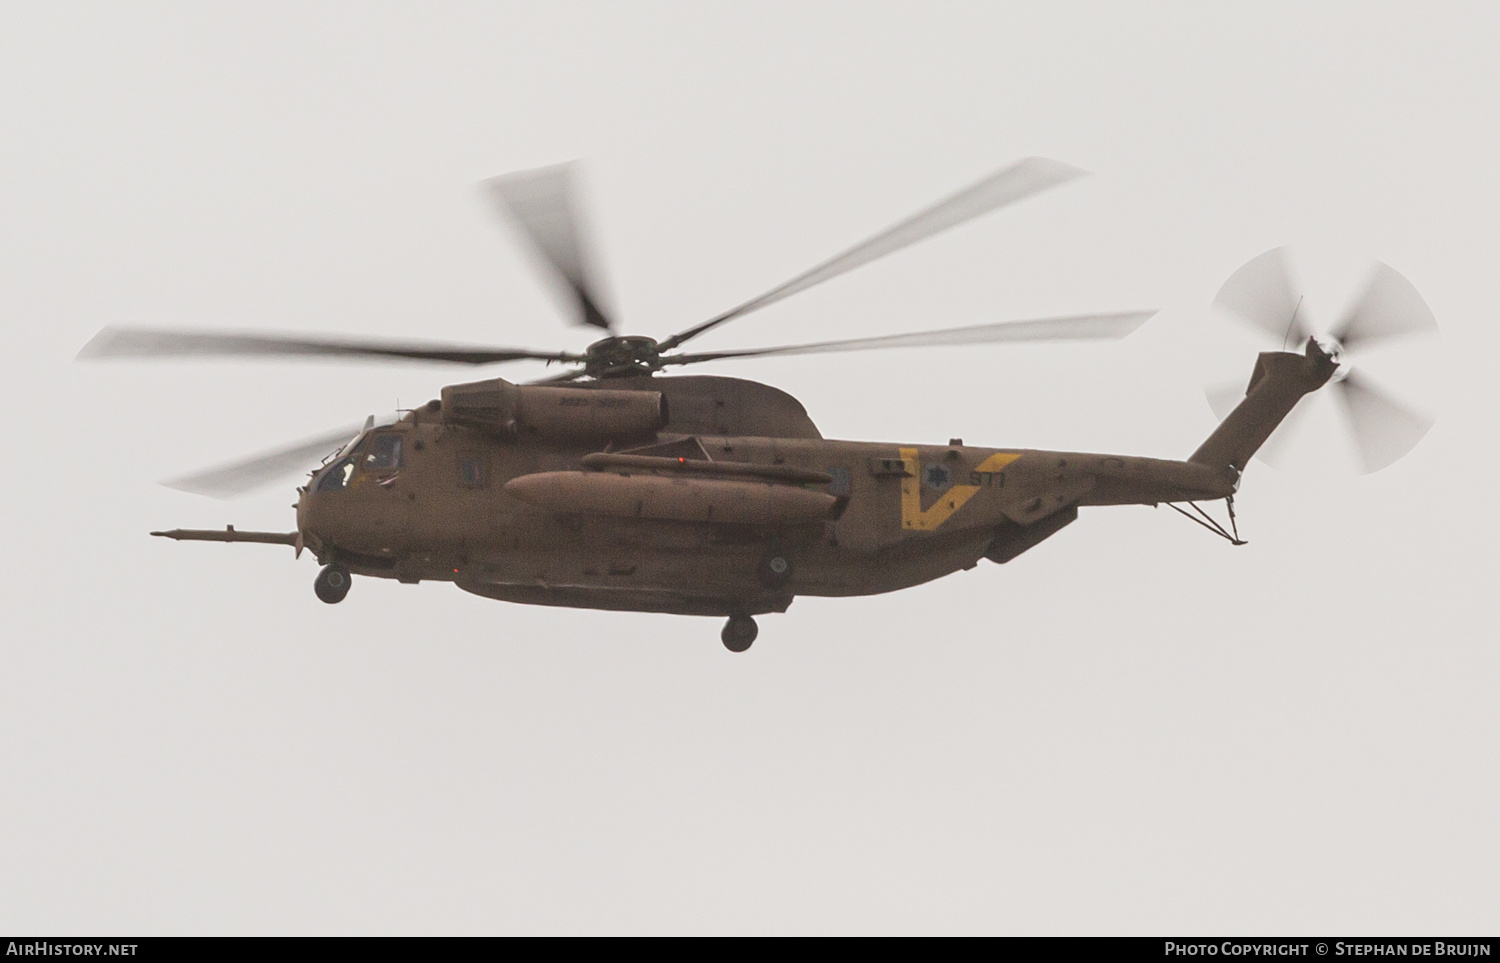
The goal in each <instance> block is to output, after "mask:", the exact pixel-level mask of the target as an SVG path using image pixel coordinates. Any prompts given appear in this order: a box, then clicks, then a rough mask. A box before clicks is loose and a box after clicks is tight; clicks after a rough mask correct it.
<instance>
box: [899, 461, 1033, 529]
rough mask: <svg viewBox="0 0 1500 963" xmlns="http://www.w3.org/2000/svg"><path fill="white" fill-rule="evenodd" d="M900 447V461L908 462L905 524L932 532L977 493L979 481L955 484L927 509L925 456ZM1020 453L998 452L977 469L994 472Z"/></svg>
mask: <svg viewBox="0 0 1500 963" xmlns="http://www.w3.org/2000/svg"><path fill="white" fill-rule="evenodd" d="M900 451H901V461H902V462H903V463H905V465H906V477H905V478H903V479H901V527H902V528H905V529H911V530H912V531H918V532H930V531H932V530H933V529H935V528H937V527H938V526H939V525H942V524H943V523H944V522H946V521H947V520H948V519H949V518H950V517H952V515H953V513H954V512H956V511H958V510H959V509H960V508H963V507H964V504H965V503H967V502H968V500H969V499H971V498H973V497H974V493H975V492H977V491H979V486H978V485H954V486H952V487H951V488H949V489H948V490H947V491H945V492H943V495H942V497H941V498H939V499H938V500H937V501H936V502H933V504H932V506H931V507H930V508H928V509H926V510H925V511H924V510H923V509H922V459H921V458H919V457H918V456H917V449H915V448H902V449H900ZM1020 457H1021V456H1020V455H1019V454H1013V453H1011V452H996V453H995V454H993V455H991V456H990V457H988V458H986V459H985V460H984V461H982V462H980V463H979V465H978V466H977V467H976V468H975V469H974V471H976V472H982V473H985V474H994V473H995V472H998V471H1000V469H1002V468H1004V467H1005V466H1006V465H1009V464H1010V463H1011V462H1013V461H1015V460H1016V459H1017V458H1020Z"/></svg>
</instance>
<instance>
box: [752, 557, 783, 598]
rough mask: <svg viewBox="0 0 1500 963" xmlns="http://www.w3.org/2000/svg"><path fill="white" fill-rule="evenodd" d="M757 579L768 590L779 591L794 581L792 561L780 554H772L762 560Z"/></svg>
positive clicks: (757, 567) (757, 568) (756, 571)
mask: <svg viewBox="0 0 1500 963" xmlns="http://www.w3.org/2000/svg"><path fill="white" fill-rule="evenodd" d="M755 577H756V579H758V580H759V581H760V584H761V585H764V586H765V587H766V588H768V589H779V588H781V587H782V586H783V585H785V584H786V583H788V582H790V581H791V580H792V560H791V559H790V558H788V557H787V556H785V555H783V554H781V553H780V552H772V553H771V554H769V555H767V556H766V557H765V558H763V559H761V560H760V564H759V565H758V566H756V568H755Z"/></svg>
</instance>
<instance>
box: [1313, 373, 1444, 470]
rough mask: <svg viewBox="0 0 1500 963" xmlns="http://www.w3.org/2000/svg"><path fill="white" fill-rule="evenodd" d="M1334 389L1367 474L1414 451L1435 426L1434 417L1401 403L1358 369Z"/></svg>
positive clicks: (1335, 385)
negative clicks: (1381, 389) (1379, 388)
mask: <svg viewBox="0 0 1500 963" xmlns="http://www.w3.org/2000/svg"><path fill="white" fill-rule="evenodd" d="M1333 388H1334V394H1336V395H1337V396H1338V399H1339V400H1340V401H1341V402H1343V405H1344V412H1345V414H1347V415H1348V416H1349V427H1350V429H1351V430H1352V432H1353V435H1354V444H1355V446H1356V447H1357V448H1358V449H1359V457H1360V461H1361V462H1363V463H1364V468H1365V472H1366V473H1367V474H1368V473H1370V472H1377V471H1380V469H1382V468H1385V467H1387V466H1389V465H1391V464H1392V463H1394V462H1395V461H1396V460H1397V459H1398V458H1400V457H1401V456H1403V455H1405V454H1406V453H1407V452H1409V451H1411V450H1412V449H1413V448H1415V447H1416V446H1417V442H1419V441H1421V440H1422V436H1423V435H1425V434H1427V430H1428V429H1429V428H1431V427H1432V425H1433V419H1432V418H1431V417H1429V416H1427V415H1424V414H1421V413H1420V412H1416V411H1412V410H1411V409H1409V408H1407V407H1405V406H1404V405H1401V404H1399V403H1398V402H1396V401H1395V400H1393V399H1392V398H1391V397H1390V396H1389V395H1387V394H1385V393H1384V392H1382V391H1380V390H1378V389H1376V388H1375V386H1374V385H1373V384H1372V383H1371V382H1370V380H1369V379H1368V378H1366V377H1364V376H1362V375H1359V374H1358V373H1357V372H1350V373H1349V375H1348V377H1346V378H1344V380H1343V381H1339V382H1335V383H1334V385H1333Z"/></svg>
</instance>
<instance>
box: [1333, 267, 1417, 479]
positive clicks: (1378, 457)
mask: <svg viewBox="0 0 1500 963" xmlns="http://www.w3.org/2000/svg"><path fill="white" fill-rule="evenodd" d="M1393 273H1394V272H1393ZM1331 387H1332V388H1333V390H1334V392H1333V393H1334V394H1335V395H1337V396H1338V399H1339V401H1341V402H1343V406H1344V413H1345V414H1347V415H1348V416H1349V427H1350V429H1351V431H1352V432H1353V435H1354V444H1355V446H1356V447H1357V448H1358V449H1359V457H1360V461H1361V462H1362V463H1363V464H1364V469H1365V473H1366V474H1368V473H1370V472H1377V471H1380V469H1382V468H1385V467H1387V466H1388V465H1390V464H1391V463H1393V462H1395V461H1396V460H1397V459H1398V458H1400V457H1402V456H1403V455H1405V454H1406V453H1407V452H1409V451H1411V450H1412V449H1413V448H1415V447H1417V442H1419V441H1421V440H1422V436H1423V435H1426V434H1427V429H1429V428H1431V427H1432V424H1433V419H1432V418H1430V417H1428V416H1427V415H1424V414H1420V413H1419V412H1415V411H1412V410H1411V409H1409V408H1407V407H1405V406H1404V405H1401V404H1399V403H1397V402H1396V401H1394V400H1392V399H1391V397H1390V396H1389V395H1387V394H1385V393H1384V392H1382V391H1379V390H1377V389H1376V388H1375V387H1374V385H1373V384H1371V382H1370V380H1369V379H1368V378H1366V377H1364V376H1361V375H1359V374H1358V373H1357V372H1350V373H1349V375H1348V376H1347V377H1345V378H1344V380H1343V381H1338V382H1335V383H1334V384H1333V385H1332V386H1331Z"/></svg>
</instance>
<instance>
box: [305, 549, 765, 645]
mask: <svg viewBox="0 0 1500 963" xmlns="http://www.w3.org/2000/svg"><path fill="white" fill-rule="evenodd" d="M353 581H354V577H353V576H352V575H350V574H349V570H348V569H347V568H344V566H342V565H327V566H324V568H323V571H321V572H319V573H318V577H317V580H316V581H314V582H313V591H314V592H316V593H317V595H318V598H320V599H322V600H323V601H324V602H327V603H328V604H329V605H334V604H336V603H338V602H342V601H343V600H344V596H346V595H348V594H349V586H350V585H351V584H352V583H353ZM752 638H754V636H752Z"/></svg>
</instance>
